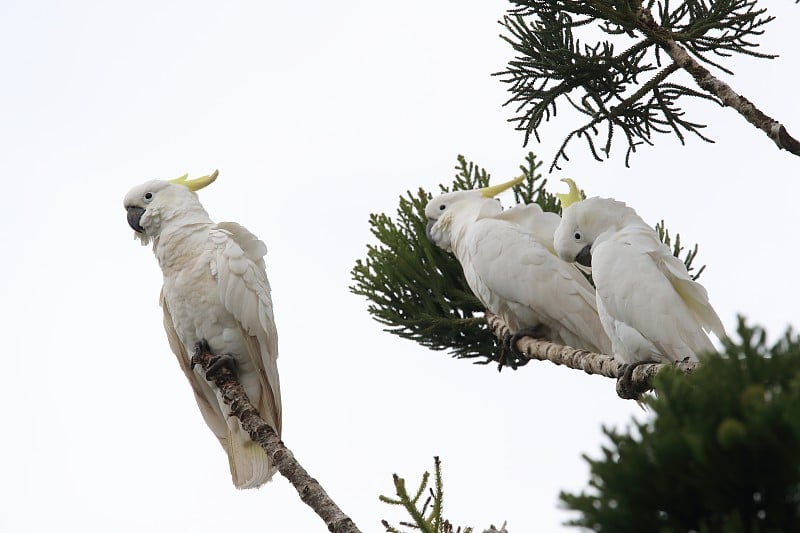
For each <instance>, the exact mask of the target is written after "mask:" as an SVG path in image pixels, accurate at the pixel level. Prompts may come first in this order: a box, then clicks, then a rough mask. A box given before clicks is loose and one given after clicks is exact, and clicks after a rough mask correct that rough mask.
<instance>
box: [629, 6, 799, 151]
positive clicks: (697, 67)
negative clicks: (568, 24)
mask: <svg viewBox="0 0 800 533" xmlns="http://www.w3.org/2000/svg"><path fill="white" fill-rule="evenodd" d="M638 20H639V24H640V26H641V28H642V30H643V31H645V32H646V33H647V34H649V35H650V36H651V37H652V38H653V39H654V40H655V41H656V42H657V43H658V44H659V46H661V48H663V49H664V50H665V51H666V52H667V54H669V56H670V57H671V58H672V60H673V61H675V64H677V65H678V66H679V67H681V68H682V69H683V70H685V71H686V72H688V73H689V74H691V75H692V77H693V78H694V80H695V82H697V85H699V86H700V87H701V88H702V89H703V90H705V91H706V92H708V93H710V94H712V95H714V96H716V97H717V98H719V100H720V101H721V102H722V103H723V104H724V105H726V106H730V107H732V108H733V109H735V110H736V111H737V112H738V113H739V114H740V115H742V116H743V117H744V118H745V119H746V120H747V121H748V122H749V123H750V124H752V125H753V126H755V127H756V128H758V129H760V130H761V131H763V132H764V133H766V134H767V136H768V137H769V138H770V139H772V141H773V142H774V143H775V144H776V145H777V146H778V148H781V149H783V150H787V151H788V152H790V153H792V154H794V155H797V156H800V141H798V140H797V139H795V138H794V137H792V136H791V135H790V134H789V132H788V131H786V128H785V127H784V126H783V124H781V123H780V122H778V121H777V120H775V119H774V118H772V117H770V116H768V115H767V114H766V113H764V112H762V111H761V110H760V109H759V108H757V107H756V106H755V105H754V104H753V103H752V102H751V101H750V100H748V99H747V98H745V97H744V96H742V95H740V94H738V93H736V92H735V91H734V90H733V89H732V88H731V87H730V85H728V84H727V83H725V82H724V81H722V80H720V79H718V78H716V77H715V76H714V75H713V74H711V72H710V71H709V70H708V69H707V68H705V67H704V66H703V65H701V64H700V63H698V62H697V61H696V60H695V59H694V58H693V57H692V56H691V55H689V52H687V51H686V49H685V48H684V47H682V46H681V45H680V44H678V43H677V42H675V40H674V39H672V37H671V36H670V34H669V32H668V31H666V30H664V28H662V27H661V26H659V25H658V24H657V23H656V21H655V19H654V18H653V14H652V13H651V12H650V10H649V9H646V8H641V9H640V10H639V13H638Z"/></svg>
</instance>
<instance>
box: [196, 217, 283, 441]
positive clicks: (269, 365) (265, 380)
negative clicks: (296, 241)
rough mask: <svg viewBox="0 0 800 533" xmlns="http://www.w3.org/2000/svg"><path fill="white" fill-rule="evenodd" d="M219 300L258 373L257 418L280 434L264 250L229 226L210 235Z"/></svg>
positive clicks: (274, 343) (273, 333)
mask: <svg viewBox="0 0 800 533" xmlns="http://www.w3.org/2000/svg"><path fill="white" fill-rule="evenodd" d="M211 241H212V243H213V246H214V249H215V271H216V276H217V283H218V286H219V295H220V300H221V301H222V303H223V305H224V306H225V308H226V309H227V310H228V311H229V312H230V313H231V314H232V315H233V316H234V317H235V318H236V319H237V320H238V321H239V323H240V324H241V327H242V331H243V333H245V335H244V337H245V339H246V345H247V351H248V354H249V356H250V358H251V360H252V362H253V366H254V367H255V368H256V369H257V371H258V373H259V379H260V381H261V394H260V397H259V398H251V401H253V402H254V403H255V404H256V406H257V408H258V411H259V414H261V416H262V417H263V418H264V420H265V421H267V422H268V423H269V424H270V425H272V426H273V427H274V428H275V430H276V431H277V432H278V434H280V431H281V395H280V382H279V378H278V367H277V358H278V334H277V331H276V328H275V319H274V316H273V311H272V297H271V296H270V285H269V281H268V279H267V274H266V271H265V269H264V255H265V254H266V253H267V247H266V246H265V245H264V243H263V242H261V241H260V240H259V239H258V238H257V237H256V236H255V235H253V234H252V233H250V232H249V231H248V230H247V229H245V228H244V227H242V226H240V225H239V224H236V223H234V222H223V223H220V224H217V228H216V229H214V230H212V231H211Z"/></svg>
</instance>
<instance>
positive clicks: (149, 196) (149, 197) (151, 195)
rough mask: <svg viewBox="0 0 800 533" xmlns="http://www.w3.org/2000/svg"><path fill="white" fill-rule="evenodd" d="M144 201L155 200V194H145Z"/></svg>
mask: <svg viewBox="0 0 800 533" xmlns="http://www.w3.org/2000/svg"><path fill="white" fill-rule="evenodd" d="M144 199H145V200H148V201H150V200H152V199H153V193H151V192H146V193H144Z"/></svg>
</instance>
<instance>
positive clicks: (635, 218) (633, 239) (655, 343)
mask: <svg viewBox="0 0 800 533" xmlns="http://www.w3.org/2000/svg"><path fill="white" fill-rule="evenodd" d="M573 200H574V201H575V202H574V203H572V204H571V205H564V204H565V202H564V201H563V199H562V206H563V207H565V209H564V211H563V212H562V219H561V224H560V225H559V227H558V229H557V230H556V233H555V241H554V243H555V248H556V251H557V252H558V255H559V256H561V258H563V259H564V260H567V261H577V262H578V263H580V264H582V265H584V266H586V267H591V269H592V279H593V280H594V283H595V287H596V288H597V310H598V312H599V313H600V320H601V321H602V323H603V327H604V328H605V330H606V333H608V336H609V337H610V338H611V343H612V348H613V349H612V351H613V353H614V356H615V358H617V359H618V360H619V361H621V362H623V363H625V364H630V365H633V364H639V363H643V362H655V363H670V362H676V361H684V360H688V361H697V360H698V356H699V355H701V354H703V353H709V352H713V351H715V349H714V345H713V344H712V343H711V340H710V339H709V337H708V335H707V334H706V331H709V332H713V333H714V335H716V336H717V337H718V338H720V339H721V338H723V337H724V336H725V328H724V327H723V325H722V321H721V320H720V319H719V316H717V313H716V312H715V311H714V309H713V308H712V307H711V304H710V303H709V300H708V293H707V292H706V290H705V288H704V287H703V286H702V285H700V284H699V283H697V282H696V281H694V280H692V279H691V277H690V276H689V272H688V271H687V269H686V265H684V263H683V261H681V260H680V259H678V258H677V257H675V256H674V255H673V254H672V251H671V250H670V249H669V247H667V246H666V245H665V244H664V243H662V242H661V241H660V240H659V238H658V235H657V234H656V232H655V230H654V229H653V228H652V227H650V226H649V225H647V223H645V222H644V220H642V218H641V217H640V216H639V215H638V214H637V213H636V211H634V210H633V209H632V208H630V207H628V206H627V205H625V204H624V203H623V202H618V201H616V200H614V199H611V198H599V197H593V198H588V199H586V200H582V201H581V200H580V198H573ZM704 330H705V331H704Z"/></svg>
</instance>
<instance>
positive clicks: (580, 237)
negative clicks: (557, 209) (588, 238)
mask: <svg viewBox="0 0 800 533" xmlns="http://www.w3.org/2000/svg"><path fill="white" fill-rule="evenodd" d="M574 237H575V240H576V241H579V240H581V239H582V238H583V236H582V235H581V232H580V231H576V232H575V235H574Z"/></svg>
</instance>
